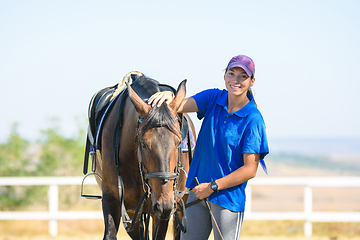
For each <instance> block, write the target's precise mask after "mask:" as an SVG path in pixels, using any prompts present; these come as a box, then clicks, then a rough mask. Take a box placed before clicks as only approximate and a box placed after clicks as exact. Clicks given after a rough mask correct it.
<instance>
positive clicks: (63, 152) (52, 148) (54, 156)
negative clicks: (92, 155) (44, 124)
mask: <svg viewBox="0 0 360 240" xmlns="http://www.w3.org/2000/svg"><path fill="white" fill-rule="evenodd" d="M52 123H53V127H51V128H48V129H46V130H42V131H41V138H40V140H39V141H38V144H40V145H41V151H40V163H39V165H38V170H37V171H38V174H37V175H41V176H74V175H75V176H78V175H81V173H82V164H83V158H84V151H85V137H86V134H85V131H84V130H83V129H82V127H79V128H78V129H79V130H78V132H77V133H76V134H75V136H73V137H66V136H64V135H63V134H61V133H60V128H59V121H58V119H56V118H55V119H53V120H52Z"/></svg>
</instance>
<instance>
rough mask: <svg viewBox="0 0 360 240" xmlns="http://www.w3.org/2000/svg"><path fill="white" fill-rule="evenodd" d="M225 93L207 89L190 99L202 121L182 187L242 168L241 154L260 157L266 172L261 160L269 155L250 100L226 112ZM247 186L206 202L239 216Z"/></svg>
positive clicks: (260, 120) (262, 127) (261, 122)
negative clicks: (251, 154)
mask: <svg viewBox="0 0 360 240" xmlns="http://www.w3.org/2000/svg"><path fill="white" fill-rule="evenodd" d="M227 97H228V92H227V90H219V89H208V90H205V91H202V92H200V93H198V94H196V95H194V96H193V98H194V99H195V101H196V104H197V107H198V109H199V111H198V113H197V114H198V118H199V119H202V118H204V119H203V122H202V125H201V129H200V132H199V135H198V139H197V142H196V147H195V152H194V156H193V160H192V163H191V166H190V170H189V174H188V178H187V182H186V187H188V188H192V187H195V186H196V184H195V181H194V177H198V179H199V182H200V183H203V182H211V181H214V180H217V179H219V178H222V177H224V176H226V175H228V174H230V173H231V172H233V171H235V170H236V169H238V168H240V167H241V166H243V165H244V159H243V153H260V156H261V157H260V159H261V160H260V163H261V165H262V167H263V169H264V171H265V172H266V166H265V162H264V157H265V156H266V155H267V154H268V153H269V148H268V142H267V137H266V131H265V123H264V120H263V117H262V115H261V113H260V111H259V110H258V109H257V107H256V106H255V102H254V99H253V97H252V96H251V95H248V98H249V99H250V102H249V103H248V104H246V105H245V106H244V107H243V108H242V109H240V110H239V111H237V112H233V113H228V111H227ZM246 185H247V182H244V183H242V184H240V185H237V186H234V187H231V188H228V189H224V190H221V191H219V193H216V194H215V193H213V194H211V195H210V196H209V201H211V202H213V203H215V204H217V205H219V206H222V207H224V208H226V209H229V210H232V211H236V212H243V211H244V208H245V200H246V197H245V187H246Z"/></svg>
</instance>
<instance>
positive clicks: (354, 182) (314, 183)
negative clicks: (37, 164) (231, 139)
mask: <svg viewBox="0 0 360 240" xmlns="http://www.w3.org/2000/svg"><path fill="white" fill-rule="evenodd" d="M82 179H83V177H2V178H0V186H20V185H22V186H25V185H49V191H48V197H49V211H42V212H33V211H31V212H18V211H11V212H0V220H49V233H50V235H52V236H56V235H57V220H61V219H102V218H103V215H102V212H101V211H59V210H58V196H59V190H58V186H59V185H80V184H81V182H82ZM85 184H86V185H89V184H92V185H94V184H96V182H95V179H87V180H86V183H85ZM254 185H272V186H276V185H283V186H285V185H289V186H296V185H297V186H304V211H301V212H253V211H252V210H251V186H254ZM312 187H360V177H278V178H275V177H257V178H254V179H252V180H250V181H249V185H248V186H247V188H246V191H247V203H246V210H245V212H246V214H245V219H249V220H305V224H304V233H305V236H307V237H309V236H311V235H312V222H360V212H314V211H313V210H312V204H313V198H312ZM79 192H80V187H79ZM79 197H80V194H79Z"/></svg>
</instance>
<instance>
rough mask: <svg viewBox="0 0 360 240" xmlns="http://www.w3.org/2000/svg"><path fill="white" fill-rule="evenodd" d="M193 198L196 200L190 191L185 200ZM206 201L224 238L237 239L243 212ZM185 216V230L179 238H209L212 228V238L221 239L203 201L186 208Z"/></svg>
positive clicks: (226, 239)
mask: <svg viewBox="0 0 360 240" xmlns="http://www.w3.org/2000/svg"><path fill="white" fill-rule="evenodd" d="M195 200H197V197H196V196H195V194H194V193H193V192H191V191H190V193H189V198H188V200H187V202H188V203H190V202H192V201H195ZM208 203H209V205H210V207H211V211H212V213H213V214H214V217H215V219H216V222H217V224H218V226H219V228H220V232H221V234H222V236H223V237H224V240H238V239H239V237H240V230H241V225H242V222H243V218H244V212H233V211H230V210H228V209H226V208H223V207H220V206H218V205H216V204H214V203H211V202H208ZM186 217H187V221H188V224H187V232H186V233H183V232H181V237H180V240H206V239H208V238H209V235H210V233H211V230H213V233H214V239H215V240H221V237H220V235H219V232H218V230H217V228H216V225H215V223H214V222H213V220H212V218H211V215H210V213H209V210H208V208H207V206H206V204H205V202H204V201H201V202H199V203H196V204H194V205H191V206H189V207H188V208H186Z"/></svg>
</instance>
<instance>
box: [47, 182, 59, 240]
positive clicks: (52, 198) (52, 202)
mask: <svg viewBox="0 0 360 240" xmlns="http://www.w3.org/2000/svg"><path fill="white" fill-rule="evenodd" d="M48 197H49V213H50V220H49V234H50V235H51V236H53V237H54V236H56V235H57V232H58V228H57V213H58V211H59V187H58V185H55V184H53V185H50V186H49V191H48Z"/></svg>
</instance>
